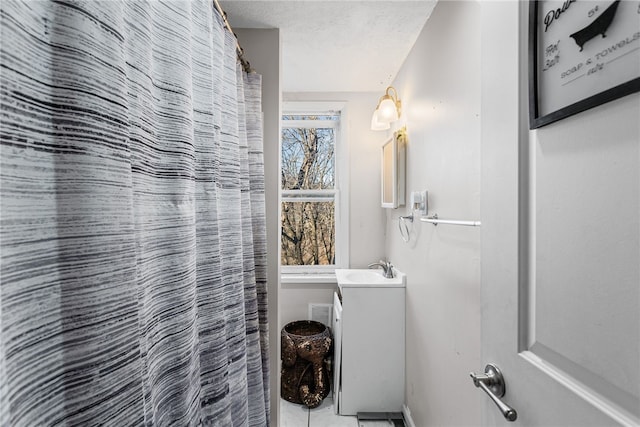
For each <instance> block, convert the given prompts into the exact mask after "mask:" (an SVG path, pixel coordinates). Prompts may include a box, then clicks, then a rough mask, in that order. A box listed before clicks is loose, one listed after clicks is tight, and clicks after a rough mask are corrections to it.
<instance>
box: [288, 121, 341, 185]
mask: <svg viewBox="0 0 640 427" xmlns="http://www.w3.org/2000/svg"><path fill="white" fill-rule="evenodd" d="M334 138H335V134H334V129H332V128H307V129H305V128H283V129H282V176H281V180H282V189H283V190H322V189H332V188H334V187H335V156H334V152H335V139H334Z"/></svg>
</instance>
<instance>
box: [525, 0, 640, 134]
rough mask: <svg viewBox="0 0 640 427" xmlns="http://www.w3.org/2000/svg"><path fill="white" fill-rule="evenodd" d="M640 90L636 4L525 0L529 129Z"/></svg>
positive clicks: (638, 6)
mask: <svg viewBox="0 0 640 427" xmlns="http://www.w3.org/2000/svg"><path fill="white" fill-rule="evenodd" d="M638 91H640V1H634V0H622V1H621V0H548V1H545V0H540V1H533V0H532V1H530V2H529V92H530V93H529V127H530V128H531V129H535V128H539V127H541V126H545V125H547V124H549V123H553V122H555V121H557V120H560V119H562V118H565V117H568V116H571V115H573V114H576V113H579V112H581V111H584V110H587V109H589V108H592V107H595V106H597V105H600V104H604V103H605V102H609V101H612V100H614V99H617V98H620V97H623V96H626V95H629V94H631V93H634V92H638Z"/></svg>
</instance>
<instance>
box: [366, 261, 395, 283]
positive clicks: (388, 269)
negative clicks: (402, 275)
mask: <svg viewBox="0 0 640 427" xmlns="http://www.w3.org/2000/svg"><path fill="white" fill-rule="evenodd" d="M374 267H380V268H382V271H383V272H384V277H385V278H387V279H393V265H391V263H390V262H389V261H383V260H380V261H379V262H374V263H371V264H369V268H374Z"/></svg>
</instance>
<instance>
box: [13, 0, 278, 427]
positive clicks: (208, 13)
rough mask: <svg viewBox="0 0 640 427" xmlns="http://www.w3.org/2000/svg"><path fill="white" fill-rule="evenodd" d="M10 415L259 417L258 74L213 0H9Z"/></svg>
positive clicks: (97, 421) (39, 420) (48, 420)
mask: <svg viewBox="0 0 640 427" xmlns="http://www.w3.org/2000/svg"><path fill="white" fill-rule="evenodd" d="M1 28H2V34H1V41H0V43H1V58H0V78H1V83H2V93H1V96H2V97H1V116H0V119H1V122H0V124H1V129H0V130H1V143H2V145H1V153H0V154H1V155H0V161H1V164H0V168H1V169H0V174H1V183H0V203H1V205H0V214H1V217H0V220H1V226H2V229H1V235H0V239H1V261H2V263H1V287H0V426H29V427H31V426H49V425H81V426H93V425H105V426H132V425H134V426H138V425H145V426H165V425H175V426H197V425H215V426H264V425H267V424H268V419H269V413H268V411H269V409H268V408H269V394H268V383H269V381H268V371H267V367H268V363H267V352H268V349H267V332H268V331H267V313H266V307H267V301H266V265H265V262H266V254H265V251H266V236H265V211H264V168H263V157H262V123H261V120H262V118H261V107H260V106H261V99H260V96H261V95H260V93H261V80H260V76H259V75H256V74H246V73H244V72H242V70H241V69H239V68H238V66H237V61H236V55H235V49H234V47H235V39H234V37H233V36H232V35H231V34H230V33H229V32H227V31H226V30H225V29H224V27H223V23H222V20H221V18H220V16H219V14H218V13H217V12H216V11H215V9H213V7H212V4H211V2H210V0H207V1H204V0H202V1H199V0H193V1H166V2H160V1H140V0H136V1H133V0H126V1H125V0H119V1H117V0H109V1H87V0H56V1H53V0H52V1H35V0H25V1H16V0H2V2H1Z"/></svg>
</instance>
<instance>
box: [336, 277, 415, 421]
mask: <svg viewBox="0 0 640 427" xmlns="http://www.w3.org/2000/svg"><path fill="white" fill-rule="evenodd" d="M349 271H353V270H349ZM336 275H337V276H338V277H340V276H339V275H338V274H336ZM389 282H390V283H377V284H375V285H369V286H365V285H363V284H360V283H340V280H338V287H339V290H340V293H341V295H342V301H341V302H340V301H339V299H338V296H337V295H336V296H335V297H334V304H335V305H336V307H334V319H333V322H334V339H335V345H334V349H335V352H336V354H334V363H335V365H334V366H335V369H336V372H335V376H334V379H335V380H337V381H336V382H334V384H337V385H338V387H336V388H335V389H336V390H337V396H334V405H336V404H337V407H338V413H340V414H341V415H356V414H357V413H358V412H401V411H402V405H403V403H404V371H405V356H404V355H405V287H404V282H405V281H404V275H403V277H402V280H396V281H391V280H389ZM340 305H341V310H340V308H339V306H340ZM336 320H337V321H336ZM340 353H341V354H340Z"/></svg>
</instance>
